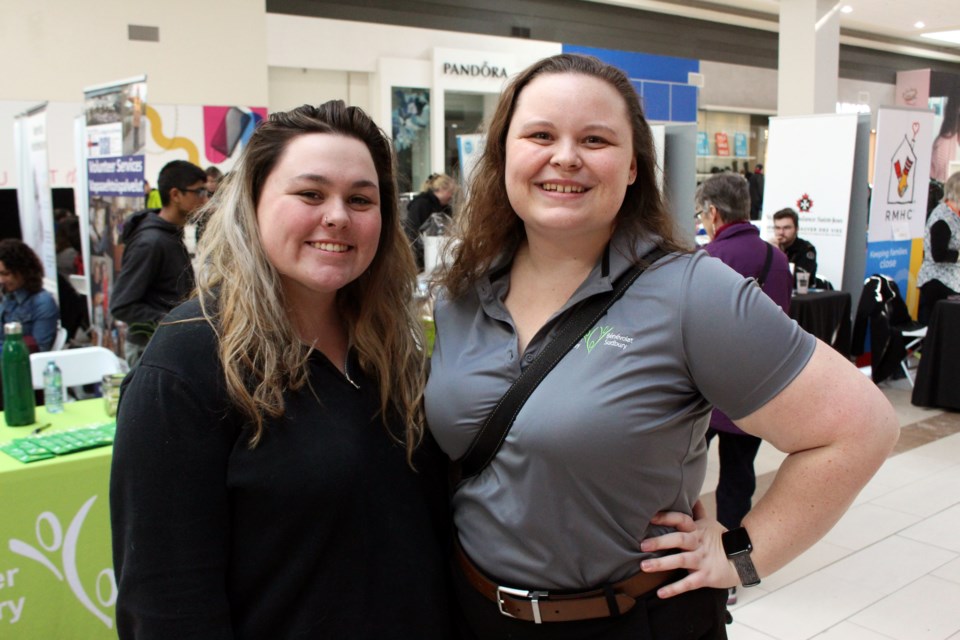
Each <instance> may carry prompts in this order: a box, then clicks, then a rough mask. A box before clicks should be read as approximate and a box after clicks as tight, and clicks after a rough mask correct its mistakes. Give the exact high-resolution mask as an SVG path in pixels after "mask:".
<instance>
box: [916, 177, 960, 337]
mask: <svg viewBox="0 0 960 640" xmlns="http://www.w3.org/2000/svg"><path fill="white" fill-rule="evenodd" d="M958 260H960V173H955V174H953V175H952V176H950V177H949V178H948V179H947V181H946V182H945V183H944V185H943V200H942V201H941V202H940V204H939V205H938V206H937V208H936V209H934V210H933V211H932V212H931V213H930V217H929V218H928V219H927V227H926V229H925V231H924V233H923V264H921V265H920V273H918V274H917V286H918V287H920V309H919V313H918V316H917V320H918V321H919V322H920V323H922V324H928V323H929V322H930V315H931V314H932V313H933V307H934V306H935V305H936V304H937V302H939V301H940V300H943V299H944V298H946V297H947V296H951V295H956V294H958V293H960V264H958V263H957V261H958Z"/></svg>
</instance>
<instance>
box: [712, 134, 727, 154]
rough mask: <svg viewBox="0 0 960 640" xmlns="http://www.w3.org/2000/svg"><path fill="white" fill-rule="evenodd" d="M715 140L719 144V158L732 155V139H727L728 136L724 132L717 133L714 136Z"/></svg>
mask: <svg viewBox="0 0 960 640" xmlns="http://www.w3.org/2000/svg"><path fill="white" fill-rule="evenodd" d="M713 139H714V140H716V142H717V155H718V156H728V155H730V139H729V138H727V134H725V133H722V132H717V133H715V134H713Z"/></svg>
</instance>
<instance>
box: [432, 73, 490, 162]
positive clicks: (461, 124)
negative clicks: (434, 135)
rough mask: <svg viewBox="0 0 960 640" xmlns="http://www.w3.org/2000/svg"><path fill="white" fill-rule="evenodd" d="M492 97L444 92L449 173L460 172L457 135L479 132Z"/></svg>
mask: <svg viewBox="0 0 960 640" xmlns="http://www.w3.org/2000/svg"><path fill="white" fill-rule="evenodd" d="M496 98H497V96H493V97H492V98H490V97H488V95H487V94H481V93H458V92H453V91H448V92H446V94H444V111H445V113H444V120H443V121H444V125H445V126H444V138H445V139H444V147H443V148H444V162H443V166H444V168H445V169H444V170H445V172H446V173H447V175H451V176H453V175H458V174H459V173H460V154H459V152H458V151H457V136H462V135H468V134H471V133H477V132H479V131H480V129H481V125H483V121H484V118H485V117H486V111H487V108H488V107H487V105H488V104H490V103H491V100H493V99H496Z"/></svg>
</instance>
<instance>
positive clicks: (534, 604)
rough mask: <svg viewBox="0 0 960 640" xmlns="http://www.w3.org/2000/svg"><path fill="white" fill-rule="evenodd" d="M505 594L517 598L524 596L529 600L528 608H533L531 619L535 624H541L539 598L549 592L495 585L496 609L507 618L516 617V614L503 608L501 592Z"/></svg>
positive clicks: (544, 596)
mask: <svg viewBox="0 0 960 640" xmlns="http://www.w3.org/2000/svg"><path fill="white" fill-rule="evenodd" d="M504 593H505V594H507V595H508V596H515V597H517V598H525V599H528V600H530V608H531V609H533V621H534V623H536V624H542V623H543V620H541V619H540V598H546V597H547V596H548V595H549V594H548V593H547V592H546V591H527V590H526V589H511V588H510V587H500V586H498V587H497V609H499V610H500V613H501V614H502V615H505V616H507V617H508V618H516V617H517V616H515V615H513V614H512V613H510V612H509V611H506V610H505V609H504V608H503V596H502V595H501V594H504Z"/></svg>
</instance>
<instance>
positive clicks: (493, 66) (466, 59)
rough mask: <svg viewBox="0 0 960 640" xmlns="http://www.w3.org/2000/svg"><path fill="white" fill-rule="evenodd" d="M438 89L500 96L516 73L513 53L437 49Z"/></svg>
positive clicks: (435, 53) (436, 77) (434, 52)
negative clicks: (439, 87) (512, 75)
mask: <svg viewBox="0 0 960 640" xmlns="http://www.w3.org/2000/svg"><path fill="white" fill-rule="evenodd" d="M433 60H434V63H433V69H434V80H435V84H434V86H442V87H444V88H446V89H450V90H468V91H480V92H484V93H500V91H501V90H502V89H503V85H504V84H505V83H506V81H507V79H508V78H509V77H510V75H511V74H513V73H516V64H515V62H514V56H513V55H512V54H503V53H496V52H491V51H464V50H458V49H439V48H438V49H434V50H433Z"/></svg>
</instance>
